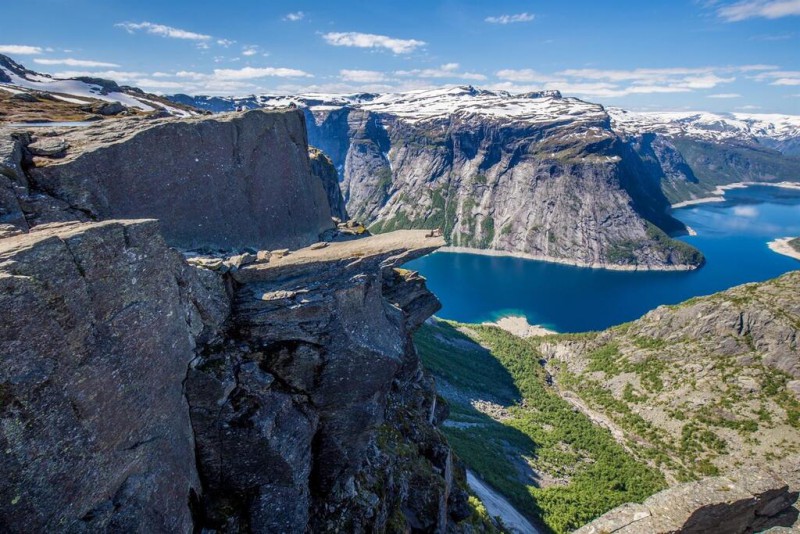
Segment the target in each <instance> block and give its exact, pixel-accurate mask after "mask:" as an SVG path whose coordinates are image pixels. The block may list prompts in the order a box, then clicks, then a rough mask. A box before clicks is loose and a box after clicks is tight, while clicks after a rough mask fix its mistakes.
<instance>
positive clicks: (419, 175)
mask: <svg viewBox="0 0 800 534" xmlns="http://www.w3.org/2000/svg"><path fill="white" fill-rule="evenodd" d="M200 100H202V99H200ZM217 102H219V101H218V100H217ZM230 102H231V104H232V105H233V104H235V105H245V106H262V107H275V106H286V105H290V104H294V105H297V106H299V107H303V108H304V109H305V110H306V113H307V125H308V132H309V140H310V142H311V144H313V145H314V146H317V147H319V148H321V149H322V150H324V151H325V152H326V153H327V154H328V155H329V156H330V157H331V159H332V160H333V163H334V165H336V167H337V169H339V171H340V175H341V177H342V184H341V185H342V192H343V195H344V198H345V201H346V203H347V211H348V213H349V215H350V216H351V217H354V218H356V219H359V220H363V221H364V222H365V223H367V224H369V225H370V228H371V230H374V231H377V232H382V231H389V230H392V229H395V228H421V227H439V228H441V229H442V230H443V233H444V235H445V237H446V238H447V239H448V241H449V243H450V244H451V245H453V246H460V247H473V248H487V249H495V250H500V251H507V252H514V253H520V254H524V255H528V256H532V257H542V258H547V259H552V260H556V261H563V262H568V263H577V264H581V265H594V266H609V267H618V268H659V269H663V268H692V267H696V266H697V265H698V264H700V263H701V261H702V259H701V256H700V255H699V254H698V253H697V252H696V251H694V250H692V249H691V248H690V247H687V246H685V245H683V244H681V243H678V242H676V241H673V240H671V239H669V238H668V237H667V235H666V234H665V232H676V231H677V232H679V231H682V230H683V229H684V228H683V225H682V224H680V223H679V222H678V221H676V220H675V219H673V218H672V217H670V216H669V215H668V214H667V213H666V210H667V207H668V204H669V203H668V201H667V200H666V198H665V197H664V196H663V194H662V193H661V191H660V190H659V188H658V184H657V183H655V182H651V181H647V180H641V179H639V178H638V175H639V174H641V173H642V169H641V165H640V162H639V160H638V158H637V157H635V155H633V153H632V151H631V150H630V148H629V147H628V146H627V145H626V144H625V143H623V142H621V140H620V138H619V137H618V136H617V135H616V134H615V133H614V132H613V131H611V129H610V120H609V117H608V114H607V113H606V112H605V111H604V109H603V108H602V107H601V106H598V105H596V104H590V103H587V102H583V101H581V100H578V99H574V98H563V97H562V96H561V95H560V94H559V93H558V92H553V91H550V92H542V93H530V94H525V95H510V94H509V93H503V92H491V91H483V90H479V89H475V88H473V87H455V88H448V89H442V90H434V91H417V92H412V93H406V94H397V95H373V94H357V95H344V96H336V95H305V96H302V97H272V96H261V97H251V98H249V99H235V100H231V101H230Z"/></svg>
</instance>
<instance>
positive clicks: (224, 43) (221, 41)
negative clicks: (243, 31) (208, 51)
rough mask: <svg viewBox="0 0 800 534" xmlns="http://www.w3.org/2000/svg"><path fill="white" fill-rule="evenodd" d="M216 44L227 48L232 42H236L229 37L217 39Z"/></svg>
mask: <svg viewBox="0 0 800 534" xmlns="http://www.w3.org/2000/svg"><path fill="white" fill-rule="evenodd" d="M217 44H218V45H220V46H222V47H225V48H228V47H229V46H231V45H232V44H236V41H233V40H231V39H217Z"/></svg>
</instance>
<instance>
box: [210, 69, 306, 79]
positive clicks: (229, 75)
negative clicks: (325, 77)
mask: <svg viewBox="0 0 800 534" xmlns="http://www.w3.org/2000/svg"><path fill="white" fill-rule="evenodd" d="M268 76H275V77H279V78H313V76H312V75H311V74H309V73H307V72H305V71H302V70H298V69H287V68H281V67H263V68H256V67H244V68H241V69H214V75H213V77H214V78H215V79H217V80H253V79H257V78H266V77H268Z"/></svg>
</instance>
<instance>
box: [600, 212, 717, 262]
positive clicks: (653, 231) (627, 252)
mask: <svg viewBox="0 0 800 534" xmlns="http://www.w3.org/2000/svg"><path fill="white" fill-rule="evenodd" d="M645 224H646V228H645V233H646V234H647V240H646V241H645V240H632V239H626V240H622V241H617V242H615V243H611V244H610V245H609V247H608V252H607V253H606V256H607V258H608V261H609V262H610V263H616V264H622V265H636V263H637V261H638V258H637V255H636V252H637V251H638V250H639V249H640V248H642V247H644V246H647V245H649V246H652V247H653V248H655V249H656V250H659V251H661V252H662V253H663V254H665V255H666V256H668V257H669V258H670V259H671V260H672V263H673V264H675V265H702V264H703V262H704V261H705V258H704V257H703V253H702V252H700V251H699V250H697V249H696V248H694V247H693V246H691V245H688V244H686V243H684V242H683V241H680V240H678V239H673V238H671V237H669V236H668V235H667V234H666V233H664V231H663V230H661V229H660V228H659V227H658V226H656V225H654V224H653V223H651V222H649V221H645Z"/></svg>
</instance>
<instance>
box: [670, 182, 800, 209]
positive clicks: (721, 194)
mask: <svg viewBox="0 0 800 534" xmlns="http://www.w3.org/2000/svg"><path fill="white" fill-rule="evenodd" d="M759 185H763V186H766V187H780V188H782V189H798V190H800V183H798V182H736V183H733V184H726V185H718V186H717V187H716V189H714V191H712V192H711V195H712V196H708V197H701V198H693V199H691V200H684V201H682V202H676V203H675V204H672V205H670V208H671V209H673V210H676V209H680V208H685V207H687V206H694V205H696V204H705V203H707V202H725V192H726V191H730V190H731V189H746V188H748V187H752V186H759Z"/></svg>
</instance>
